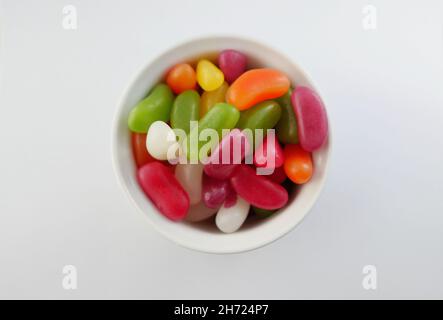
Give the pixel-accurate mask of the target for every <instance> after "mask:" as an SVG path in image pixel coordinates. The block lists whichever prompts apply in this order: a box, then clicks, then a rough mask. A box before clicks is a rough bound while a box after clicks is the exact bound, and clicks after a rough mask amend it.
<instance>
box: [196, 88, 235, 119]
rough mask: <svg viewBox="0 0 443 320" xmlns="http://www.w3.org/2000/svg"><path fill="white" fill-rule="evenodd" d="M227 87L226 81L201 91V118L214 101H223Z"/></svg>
mask: <svg viewBox="0 0 443 320" xmlns="http://www.w3.org/2000/svg"><path fill="white" fill-rule="evenodd" d="M228 89H229V85H228V83H227V82H223V84H222V85H221V86H220V87H219V88H218V89H216V90H214V91H206V92H203V94H202V97H201V100H200V118H203V117H204V115H205V114H206V113H207V112H208V111H209V110H211V108H212V107H213V106H214V105H215V104H216V103H219V102H225V96H226V91H228Z"/></svg>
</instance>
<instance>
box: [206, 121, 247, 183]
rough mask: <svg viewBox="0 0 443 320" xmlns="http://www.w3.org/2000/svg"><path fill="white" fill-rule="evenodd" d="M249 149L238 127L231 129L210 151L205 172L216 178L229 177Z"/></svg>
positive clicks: (245, 138)
mask: <svg viewBox="0 0 443 320" xmlns="http://www.w3.org/2000/svg"><path fill="white" fill-rule="evenodd" d="M249 149H250V146H249V142H248V138H247V137H246V135H245V134H244V133H243V132H241V131H240V130H239V129H233V130H231V132H230V133H229V134H227V135H226V136H224V137H223V139H222V140H221V142H220V143H219V145H218V146H217V147H216V148H215V150H214V152H212V154H211V156H210V158H209V161H208V163H207V164H205V167H204V170H205V173H206V174H207V175H208V176H211V177H213V178H216V179H221V180H224V179H229V178H230V177H231V175H232V173H233V172H234V170H235V168H236V167H237V166H238V164H240V163H241V162H242V160H243V158H244V157H245V155H246V154H248V153H249Z"/></svg>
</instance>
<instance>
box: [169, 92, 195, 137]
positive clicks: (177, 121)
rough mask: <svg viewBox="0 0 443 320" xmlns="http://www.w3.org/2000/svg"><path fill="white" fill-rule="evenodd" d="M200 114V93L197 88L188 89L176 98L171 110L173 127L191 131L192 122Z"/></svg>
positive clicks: (187, 131)
mask: <svg viewBox="0 0 443 320" xmlns="http://www.w3.org/2000/svg"><path fill="white" fill-rule="evenodd" d="M199 116H200V95H199V94H198V92H197V91H195V90H187V91H184V92H182V93H180V94H179V95H178V96H177V98H175V101H174V105H173V106H172V111H171V127H172V128H173V129H176V128H177V129H182V130H184V131H185V132H186V134H188V133H189V128H190V122H191V121H198V119H199Z"/></svg>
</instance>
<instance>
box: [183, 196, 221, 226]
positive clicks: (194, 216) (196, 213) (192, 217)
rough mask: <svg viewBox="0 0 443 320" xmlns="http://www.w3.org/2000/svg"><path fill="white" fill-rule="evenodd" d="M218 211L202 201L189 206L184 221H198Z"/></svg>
mask: <svg viewBox="0 0 443 320" xmlns="http://www.w3.org/2000/svg"><path fill="white" fill-rule="evenodd" d="M217 211H218V208H215V209H211V208H208V207H207V206H205V204H204V203H203V201H202V202H199V203H197V204H194V205H192V206H191V207H190V208H189V211H188V214H187V215H186V217H185V220H186V221H190V222H198V221H203V220H206V219H208V218H210V217H212V216H213V215H214V214H216V213H217Z"/></svg>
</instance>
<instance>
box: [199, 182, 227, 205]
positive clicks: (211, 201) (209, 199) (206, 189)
mask: <svg viewBox="0 0 443 320" xmlns="http://www.w3.org/2000/svg"><path fill="white" fill-rule="evenodd" d="M232 192H233V191H232V187H231V184H230V182H229V180H219V179H215V178H212V177H209V176H207V175H204V176H203V189H202V198H203V202H204V204H205V205H206V207H208V208H219V207H220V206H221V205H222V204H223V203H224V202H225V200H226V198H227V197H228V196H229V195H230V194H231V193H232Z"/></svg>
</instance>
